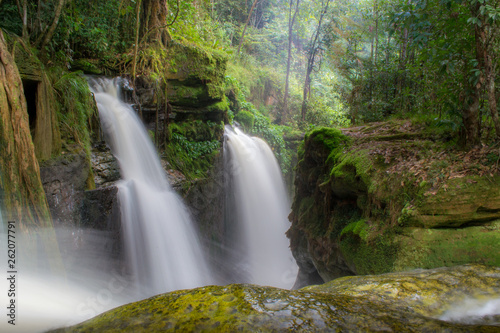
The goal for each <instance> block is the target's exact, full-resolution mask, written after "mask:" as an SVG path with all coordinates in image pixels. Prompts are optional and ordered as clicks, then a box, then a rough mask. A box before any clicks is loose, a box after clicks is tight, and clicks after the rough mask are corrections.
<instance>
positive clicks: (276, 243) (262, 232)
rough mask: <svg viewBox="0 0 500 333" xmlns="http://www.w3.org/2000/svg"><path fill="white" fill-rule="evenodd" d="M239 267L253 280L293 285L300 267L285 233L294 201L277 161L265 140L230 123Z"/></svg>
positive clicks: (262, 282) (265, 283) (255, 281)
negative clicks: (241, 261) (287, 191)
mask: <svg viewBox="0 0 500 333" xmlns="http://www.w3.org/2000/svg"><path fill="white" fill-rule="evenodd" d="M225 133H226V136H227V142H226V144H227V148H228V150H229V155H230V156H229V158H228V160H229V166H228V168H229V174H230V177H231V181H232V187H233V189H232V190H233V191H234V196H233V200H234V205H235V207H234V209H235V212H236V213H235V215H234V218H235V219H236V221H230V223H232V222H234V223H236V233H237V234H236V235H235V238H236V239H237V242H235V243H237V244H235V245H234V246H236V247H237V248H236V249H235V250H236V251H238V252H240V253H241V255H240V258H241V260H243V263H241V266H242V268H243V269H245V270H246V273H247V274H246V278H247V279H248V281H245V282H250V283H256V284H260V285H270V286H274V287H281V288H291V287H292V285H293V283H294V281H295V277H296V275H297V270H298V267H297V265H296V263H295V260H294V258H293V256H292V253H291V251H290V249H289V241H288V239H287V237H286V235H285V232H286V231H287V230H288V228H289V224H290V222H289V221H288V214H289V213H290V203H289V200H288V196H287V193H286V189H285V185H284V182H283V178H282V175H281V170H280V167H279V164H278V161H277V160H276V158H275V157H274V154H273V152H272V150H271V148H269V146H268V145H267V144H266V143H265V142H264V141H263V140H261V139H259V138H256V137H250V136H248V135H246V134H245V133H243V132H242V131H240V130H239V129H237V128H236V129H234V130H233V129H232V128H231V127H229V126H226V131H225Z"/></svg>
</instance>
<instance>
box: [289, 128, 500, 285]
mask: <svg viewBox="0 0 500 333" xmlns="http://www.w3.org/2000/svg"><path fill="white" fill-rule="evenodd" d="M441 137H443V136H442V135H438V136H436V135H435V133H432V132H430V131H429V129H427V128H422V125H421V124H420V125H418V124H413V123H411V122H410V121H389V122H385V123H376V124H369V125H365V126H361V127H358V128H349V129H343V130H337V129H331V128H319V129H315V130H313V131H312V132H310V133H308V134H307V135H306V136H305V140H304V146H303V150H301V151H300V152H299V158H300V161H299V163H298V166H297V172H296V180H295V185H296V194H295V199H294V202H293V205H292V214H291V215H290V217H291V220H292V226H291V229H290V231H289V232H288V235H289V237H290V239H291V248H292V251H293V252H294V256H295V257H296V258H310V262H307V263H306V262H304V263H302V264H303V265H304V267H308V266H310V265H314V266H315V267H316V269H317V270H318V273H319V274H320V275H321V277H322V278H323V279H324V280H325V281H328V280H331V279H334V278H337V277H340V276H344V275H350V274H381V273H387V272H392V271H405V270H408V269H415V268H434V267H441V266H453V265H457V264H466V263H480V264H486V265H492V266H495V265H500V264H499V261H500V234H499V233H498V223H497V222H495V221H496V220H499V219H500V174H499V173H498V170H497V171H495V169H494V168H492V165H491V161H490V160H491V158H490V157H489V156H490V155H492V154H493V153H492V152H496V150H495V151H494V149H495V148H494V147H493V148H488V147H483V148H477V149H476V150H473V151H470V152H464V151H461V150H459V149H458V148H453V147H450V146H449V144H448V143H446V142H441V141H439V140H440V139H439V138H441ZM495 156H496V155H495ZM488 163H489V164H488ZM471 167H473V168H471ZM474 170H476V171H474ZM360 220H363V223H362V224H361V223H359V221H360ZM358 223H359V224H358ZM298 244H307V247H304V246H301V247H300V248H298ZM303 251H308V254H307V255H305V254H304V253H301V252H303ZM299 261H300V260H299ZM300 265H301V263H299V266H300Z"/></svg>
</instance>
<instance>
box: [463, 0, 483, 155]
mask: <svg viewBox="0 0 500 333" xmlns="http://www.w3.org/2000/svg"><path fill="white" fill-rule="evenodd" d="M479 8H480V3H479V2H477V3H476V4H473V5H472V7H471V14H472V16H473V17H480V11H479ZM474 37H475V44H476V45H475V46H476V59H477V68H476V70H477V71H479V75H478V77H477V82H476V83H475V84H474V86H473V87H472V92H471V96H470V103H469V104H466V105H465V107H464V111H463V117H462V118H463V122H464V128H465V136H466V142H465V145H466V146H467V147H472V146H475V145H477V144H479V141H480V137H481V135H480V132H479V107H480V101H481V89H482V87H483V84H484V67H485V66H484V62H485V43H484V42H485V29H484V24H481V25H479V24H474ZM473 75H475V74H473ZM468 102H469V101H468V100H467V99H466V103H468Z"/></svg>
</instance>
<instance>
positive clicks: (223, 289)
mask: <svg viewBox="0 0 500 333" xmlns="http://www.w3.org/2000/svg"><path fill="white" fill-rule="evenodd" d="M499 290H500V268H486V267H482V266H462V267H457V268H453V269H438V270H431V271H416V272H409V273H401V274H386V275H381V276H366V277H348V278H342V279H338V280H335V281H332V282H330V283H328V284H325V285H321V286H316V287H309V288H305V289H302V290H295V291H288V290H283V289H278V288H272V287H262V286H256V285H247V284H235V285H229V286H208V287H202V288H197V289H192V290H182V291H175V292H171V293H167V294H163V295H158V296H155V297H152V298H149V299H146V300H143V301H139V302H136V303H131V304H128V305H124V306H122V307H119V308H116V309H113V310H110V311H108V312H106V313H104V314H101V315H99V316H97V317H95V318H93V319H90V320H88V321H86V322H84V323H81V324H78V325H75V326H73V327H69V328H65V329H59V330H56V331H53V332H68V333H69V332H160V331H161V332H164V331H165V332H174V331H176V332H177V331H179V332H181V331H182V332H200V331H201V332H210V331H213V332H236V331H241V332H289V331H292V332H305V331H307V332H339V331H342V332H380V331H384V332H471V331H474V332H494V331H495V330H497V329H498V326H495V325H497V324H499V321H500V318H499V316H493V318H482V319H480V320H479V322H478V323H475V324H467V323H458V322H445V321H442V320H440V319H438V318H439V317H440V316H441V315H443V314H444V313H445V312H446V311H447V310H449V309H450V308H452V306H453V303H454V302H461V301H463V300H464V299H466V298H468V297H481V298H483V299H492V298H498V297H499V296H500V294H499ZM471 319H477V318H471ZM481 320H483V321H481Z"/></svg>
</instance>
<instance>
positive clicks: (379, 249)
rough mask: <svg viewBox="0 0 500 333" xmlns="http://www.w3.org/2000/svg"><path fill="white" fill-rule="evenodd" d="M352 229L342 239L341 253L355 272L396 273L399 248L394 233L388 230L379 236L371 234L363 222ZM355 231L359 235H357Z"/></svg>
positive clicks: (364, 273) (361, 273) (363, 273)
mask: <svg viewBox="0 0 500 333" xmlns="http://www.w3.org/2000/svg"><path fill="white" fill-rule="evenodd" d="M360 222H361V223H360ZM358 223H360V224H358ZM348 227H349V226H348ZM351 228H352V230H347V231H346V232H344V235H342V237H341V240H340V251H341V253H342V255H343V256H344V258H346V260H347V261H348V262H349V263H351V265H353V266H354V267H355V272H356V273H357V274H360V275H366V274H381V273H387V272H392V271H394V262H395V260H396V255H397V252H398V248H399V247H398V246H397V244H396V243H395V241H394V237H393V232H392V231H388V230H387V231H385V232H383V233H379V234H376V233H375V232H371V233H369V232H368V231H367V230H368V229H367V226H366V225H365V223H364V221H363V220H361V221H359V222H357V223H356V224H355V225H353V226H352V227H351ZM344 230H345V229H344ZM344 230H343V231H344ZM355 230H356V231H357V232H358V233H359V234H356V233H355Z"/></svg>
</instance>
